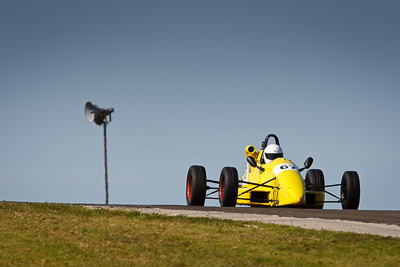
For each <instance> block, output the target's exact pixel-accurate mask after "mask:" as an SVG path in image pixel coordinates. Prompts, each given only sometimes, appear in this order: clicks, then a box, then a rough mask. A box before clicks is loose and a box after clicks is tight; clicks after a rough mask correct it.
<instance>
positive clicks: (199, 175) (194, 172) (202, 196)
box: [186, 165, 207, 206]
mask: <svg viewBox="0 0 400 267" xmlns="http://www.w3.org/2000/svg"><path fill="white" fill-rule="evenodd" d="M206 191H207V176H206V169H205V168H204V167H203V166H196V165H193V166H190V168H189V171H188V175H187V178H186V203H187V205H188V206H204V202H205V200H206Z"/></svg>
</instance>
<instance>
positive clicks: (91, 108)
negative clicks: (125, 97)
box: [85, 101, 114, 205]
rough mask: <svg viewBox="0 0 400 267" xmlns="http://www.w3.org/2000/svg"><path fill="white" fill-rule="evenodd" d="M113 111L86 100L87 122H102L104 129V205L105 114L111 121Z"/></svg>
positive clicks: (99, 123) (98, 123)
mask: <svg viewBox="0 0 400 267" xmlns="http://www.w3.org/2000/svg"><path fill="white" fill-rule="evenodd" d="M113 112H114V108H107V109H103V108H99V107H98V106H96V105H93V104H92V102H90V101H88V102H86V105H85V117H86V120H87V121H88V122H89V123H92V122H93V121H94V122H95V123H96V124H97V125H102V124H103V129H104V171H105V175H104V180H105V189H106V205H108V170H107V131H106V129H107V124H108V120H107V116H109V117H110V121H111V113H113Z"/></svg>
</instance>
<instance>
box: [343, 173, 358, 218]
mask: <svg viewBox="0 0 400 267" xmlns="http://www.w3.org/2000/svg"><path fill="white" fill-rule="evenodd" d="M340 196H341V202H342V208H343V209H344V210H357V209H358V205H359V204H360V178H359V177H358V173H357V172H355V171H346V172H344V174H343V177H342V185H341V187H340Z"/></svg>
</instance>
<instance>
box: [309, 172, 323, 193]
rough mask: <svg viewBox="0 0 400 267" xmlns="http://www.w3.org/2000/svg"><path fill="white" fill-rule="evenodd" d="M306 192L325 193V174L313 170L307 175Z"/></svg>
mask: <svg viewBox="0 0 400 267" xmlns="http://www.w3.org/2000/svg"><path fill="white" fill-rule="evenodd" d="M305 180H306V190H307V191H324V190H325V178H324V173H323V172H322V171H321V170H319V169H311V170H308V171H307V174H306V179H305Z"/></svg>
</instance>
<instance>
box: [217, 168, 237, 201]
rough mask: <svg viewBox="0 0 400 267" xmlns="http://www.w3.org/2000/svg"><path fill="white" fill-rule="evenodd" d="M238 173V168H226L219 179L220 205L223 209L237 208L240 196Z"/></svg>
mask: <svg viewBox="0 0 400 267" xmlns="http://www.w3.org/2000/svg"><path fill="white" fill-rule="evenodd" d="M238 180H239V178H238V172H237V170H236V168H233V167H225V168H223V169H222V171H221V176H220V179H219V204H220V205H221V207H235V206H236V201H237V195H238V184H239V182H238Z"/></svg>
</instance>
